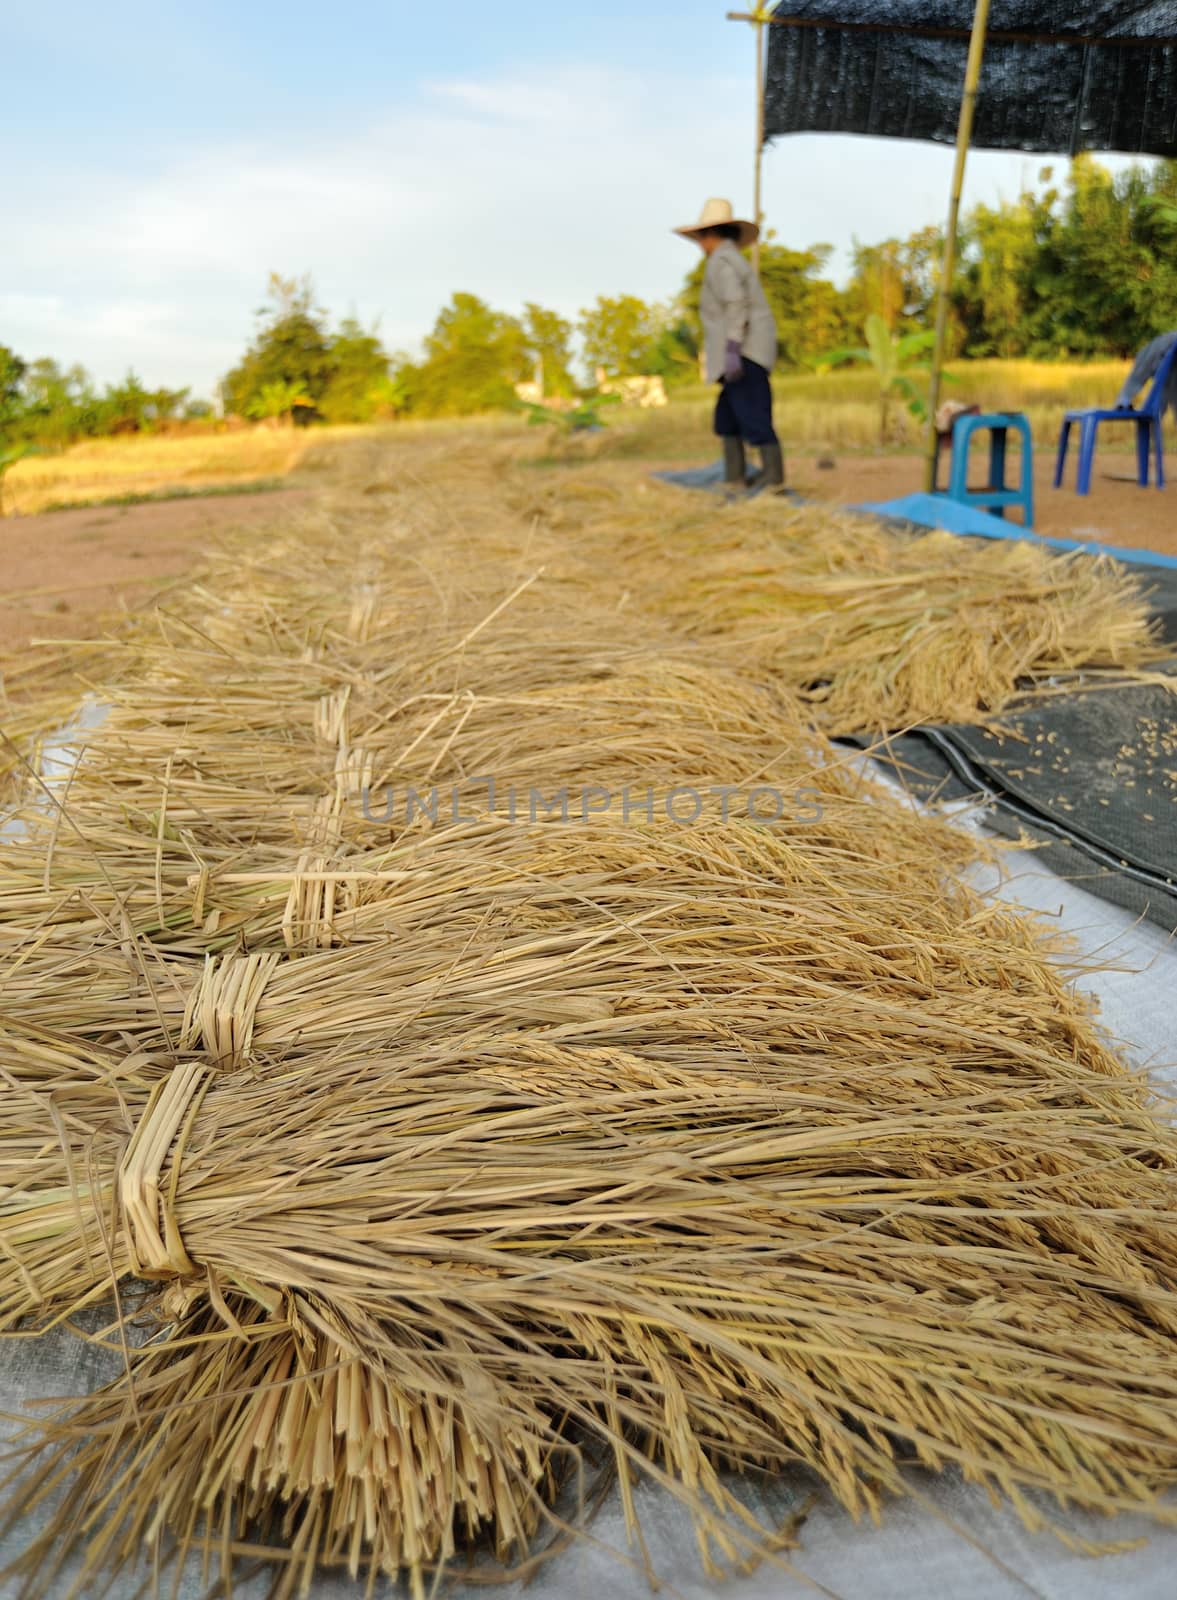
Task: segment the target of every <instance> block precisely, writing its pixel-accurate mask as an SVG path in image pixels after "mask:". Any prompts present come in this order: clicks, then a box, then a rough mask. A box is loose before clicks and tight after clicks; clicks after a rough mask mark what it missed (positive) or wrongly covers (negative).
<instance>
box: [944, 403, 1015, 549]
mask: <svg viewBox="0 0 1177 1600" xmlns="http://www.w3.org/2000/svg"><path fill="white" fill-rule="evenodd" d="M1011 428H1012V429H1013V430H1014V432H1015V433H1017V434H1018V436H1019V437H1020V438H1021V441H1022V481H1021V485H1020V487H1018V488H1017V489H1011V488H1010V487H1009V486H1008V485H1007V483H1006V481H1005V457H1006V442H1007V440H1008V437H1009V431H1010V429H1011ZM982 429H984V430H985V431H986V432H987V433H988V434H989V482H988V483H987V484H986V485H985V487H984V488H981V489H970V488H969V479H968V473H969V448H970V446H971V444H972V439H973V434H974V433H978V432H980V431H981V430H982ZM939 468H940V439H937V441H936V486H937V493H939V494H943V493H947V495H948V498H949V499H950V500H956V501H958V502H959V503H960V504H961V505H964V506H979V507H980V508H981V509H982V510H988V511H990V512H991V513H992V515H993V516H995V517H1004V516H1005V508H1006V507H1007V506H1021V508H1022V518H1023V521H1024V525H1025V526H1026V527H1027V528H1032V527H1033V526H1034V445H1033V442H1032V440H1031V438H1030V424H1029V422H1028V421H1027V419H1026V417H1025V416H1024V415H1023V413H1022V412H1020V411H987V412H983V413H982V414H981V415H980V416H963V417H957V419H956V422H955V423H954V424H953V428H952V467H951V470H950V472H949V476H948V488H947V490H942V489H940V487H939V483H940V472H939Z"/></svg>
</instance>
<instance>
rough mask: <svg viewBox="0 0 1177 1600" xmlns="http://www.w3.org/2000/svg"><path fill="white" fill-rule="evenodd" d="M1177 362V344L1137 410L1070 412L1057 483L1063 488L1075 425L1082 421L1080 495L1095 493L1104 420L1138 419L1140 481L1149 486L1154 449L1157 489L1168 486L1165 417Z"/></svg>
mask: <svg viewBox="0 0 1177 1600" xmlns="http://www.w3.org/2000/svg"><path fill="white" fill-rule="evenodd" d="M1174 363H1177V344H1175V345H1174V346H1173V348H1172V349H1171V350H1170V351H1169V353H1168V355H1167V356H1166V357H1165V358H1164V360H1163V361H1162V362H1161V364H1160V366H1159V367H1158V368H1157V371H1156V376H1155V377H1154V379H1153V384H1152V388H1151V389H1150V390H1149V391H1148V398H1147V399H1146V400H1145V402H1144V404H1143V405H1142V406H1141V407H1140V408H1139V409H1138V410H1137V409H1135V408H1133V407H1131V406H1116V407H1115V408H1114V409H1111V410H1107V411H1105V410H1104V409H1103V408H1102V407H1100V406H1090V407H1088V409H1087V410H1085V411H1068V412H1067V414H1066V416H1065V417H1064V418H1063V427H1062V432H1061V433H1060V434H1059V440H1058V461H1057V462H1056V464H1055V469H1054V486H1055V488H1056V489H1059V488H1061V487H1062V481H1063V472H1064V471H1065V470H1066V465H1067V442H1068V440H1069V439H1070V437H1071V424H1072V423H1073V422H1077V423H1078V424H1079V476H1078V480H1077V482H1076V484H1075V490H1076V492H1077V493H1078V494H1090V492H1091V464H1092V462H1093V461H1094V460H1095V436H1096V433H1097V432H1098V430H1099V425H1100V423H1101V422H1134V423H1135V424H1136V481H1137V483H1138V484H1139V485H1140V487H1141V488H1142V489H1147V488H1148V458H1149V453H1150V451H1151V453H1152V456H1153V459H1154V461H1155V462H1156V469H1157V478H1156V481H1157V488H1158V489H1163V488H1164V487H1165V444H1164V440H1163V438H1162V436H1161V419H1162V417H1163V416H1164V414H1165V406H1166V404H1167V397H1168V387H1169V374H1170V372H1171V371H1172V370H1173V366H1174Z"/></svg>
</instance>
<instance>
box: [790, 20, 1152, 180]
mask: <svg viewBox="0 0 1177 1600" xmlns="http://www.w3.org/2000/svg"><path fill="white" fill-rule="evenodd" d="M777 15H778V18H784V17H789V18H794V19H796V20H797V22H798V23H800V24H802V25H800V26H790V25H785V24H782V23H780V22H777V23H774V25H773V26H771V27H769V29H768V42H769V48H768V71H767V84H766V103H765V137H766V138H768V139H771V138H774V137H775V136H777V135H778V134H782V133H864V134H875V135H882V136H884V137H887V138H893V139H932V140H937V141H940V142H943V143H947V144H951V143H952V142H953V141H954V140H955V138H956V132H957V123H958V119H959V116H960V100H961V85H962V84H963V82H964V75H965V58H966V56H967V54H968V41H969V32H970V29H971V27H972V21H973V0H782V3H781V4H780V6H779V7H778V11H777ZM972 142H973V144H974V145H975V146H978V147H981V148H985V149H991V150H1038V151H1043V152H1047V151H1049V152H1055V153H1059V154H1063V153H1066V154H1071V155H1073V154H1075V153H1076V152H1077V151H1079V150H1119V151H1125V152H1128V153H1134V154H1136V153H1138V154H1147V155H1158V156H1177V0H1152V3H1149V4H1144V5H1140V4H1133V3H1131V0H1093V3H1088V4H1083V3H1082V0H1067V3H1058V0H1055V3H1053V4H1052V3H1050V0H1045V3H1044V0H992V8H991V11H990V16H989V29H988V34H987V43H986V48H985V60H984V67H983V69H982V73H981V85H980V94H979V98H978V102H977V112H976V123H975V127H974V130H973V139H972Z"/></svg>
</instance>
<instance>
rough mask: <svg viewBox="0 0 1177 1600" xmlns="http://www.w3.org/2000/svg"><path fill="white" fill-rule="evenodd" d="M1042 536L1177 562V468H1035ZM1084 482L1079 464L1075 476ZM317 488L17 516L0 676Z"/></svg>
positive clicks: (856, 467)
mask: <svg viewBox="0 0 1177 1600" xmlns="http://www.w3.org/2000/svg"><path fill="white" fill-rule="evenodd" d="M817 460H818V458H817V457H815V456H813V455H811V454H806V455H803V454H800V453H797V454H796V455H794V456H792V457H791V459H790V462H789V481H790V483H791V484H792V486H793V487H794V488H796V489H797V490H799V491H800V492H801V493H802V494H807V495H813V496H815V497H817V498H820V499H825V500H833V501H836V502H839V503H841V504H843V505H852V504H855V503H856V502H858V501H863V500H890V499H894V498H896V497H897V496H899V495H903V494H910V493H912V492H913V491H914V490H916V489H918V488H919V487H920V486H921V462H920V461H919V460H918V458H917V457H915V456H912V455H902V456H901V455H889V456H853V455H846V456H840V457H837V458H836V461H835V465H834V467H833V469H832V470H823V469H821V468H819V467H818V464H817ZM1036 467H1037V472H1036V485H1035V492H1036V496H1037V506H1038V512H1037V531H1038V532H1039V533H1043V534H1052V535H1058V536H1062V537H1071V538H1080V539H1091V540H1095V541H1098V542H1101V543H1107V544H1119V545H1136V546H1144V547H1146V548H1149V549H1152V550H1156V551H1158V552H1161V553H1164V554H1166V555H1177V469H1175V472H1174V480H1175V481H1173V482H1172V483H1171V485H1170V487H1169V488H1168V489H1166V490H1163V491H1158V490H1156V489H1152V488H1150V489H1140V488H1138V487H1137V485H1136V482H1135V479H1134V478H1132V477H1131V475H1130V474H1131V468H1132V458H1131V457H1130V456H1127V455H1112V454H1109V455H1107V456H1106V457H1105V458H1104V459H1103V460H1102V462H1101V461H1097V463H1096V476H1095V479H1094V481H1093V483H1092V490H1091V493H1090V494H1089V495H1087V496H1080V495H1077V494H1076V493H1075V492H1074V489H1073V488H1066V489H1054V488H1052V487H1051V485H1050V475H1051V464H1050V463H1049V462H1048V461H1046V460H1045V459H1044V458H1041V457H1040V458H1039V460H1038V461H1037V463H1036ZM1068 476H1069V478H1070V481H1071V482H1072V483H1073V482H1074V476H1073V468H1072V471H1071V473H1070V474H1069V475H1068ZM311 493H312V491H311V490H309V489H302V488H291V489H283V490H279V491H276V492H275V493H272V494H264V495H249V494H243V495H223V496H218V497H216V498H210V499H190V500H170V501H160V502H158V503H154V504H150V505H138V506H98V507H92V508H88V509H81V510H77V511H54V512H47V513H44V514H42V515H40V516H28V517H10V518H6V519H5V520H4V521H3V522H0V548H2V549H3V574H4V576H3V582H2V586H0V668H2V666H3V663H4V659H5V657H8V658H9V659H11V657H12V655H13V653H14V652H17V651H20V650H22V649H23V648H24V647H26V646H27V645H29V644H30V643H31V642H32V641H33V640H35V639H38V638H80V637H83V636H85V635H87V634H89V633H92V632H93V631H94V629H95V628H96V627H97V626H98V625H99V622H100V619H101V618H103V617H105V616H109V614H110V613H111V612H112V611H114V610H117V609H119V608H121V607H123V606H131V607H133V606H135V605H138V604H143V603H145V602H146V601H148V600H149V599H150V598H151V597H152V596H153V595H155V594H156V593H158V592H159V589H160V587H161V585H165V584H166V583H167V582H168V580H169V579H175V578H179V577H180V576H182V575H183V574H184V573H185V572H187V571H188V570H189V569H190V568H192V567H194V566H195V565H196V564H197V563H198V562H199V560H200V557H201V554H202V550H203V548H204V546H205V544H206V543H207V542H208V540H209V539H210V538H212V537H215V535H216V534H217V533H218V532H219V531H221V530H223V529H226V528H228V527H232V526H241V525H242V524H258V525H261V524H264V523H266V522H270V521H274V520H276V519H278V518H280V517H282V516H283V515H284V514H286V513H288V512H289V511H291V510H293V509H295V508H297V507H299V506H301V505H305V504H306V503H308V501H309V498H310V495H311Z"/></svg>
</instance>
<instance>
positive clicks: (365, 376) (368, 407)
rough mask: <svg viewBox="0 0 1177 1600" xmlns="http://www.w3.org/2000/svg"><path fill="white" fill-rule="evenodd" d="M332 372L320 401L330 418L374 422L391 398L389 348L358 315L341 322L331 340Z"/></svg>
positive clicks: (321, 408)
mask: <svg viewBox="0 0 1177 1600" xmlns="http://www.w3.org/2000/svg"><path fill="white" fill-rule="evenodd" d="M331 360H332V372H331V376H330V378H329V379H328V380H327V386H326V388H325V389H324V390H323V395H322V398H321V400H320V401H319V411H320V412H321V414H322V416H323V418H324V420H325V421H327V422H371V420H372V419H373V418H374V417H376V416H379V415H381V414H382V412H383V411H384V410H385V409H386V407H387V401H388V372H389V359H388V352H387V350H385V348H384V346H383V345H382V344H381V342H380V339H379V337H378V335H377V333H376V330H375V329H374V328H373V329H372V331H371V332H370V333H369V332H365V330H364V329H363V328H362V327H361V326H360V324H359V322H357V320H356V319H355V318H354V317H347V318H345V319H344V321H343V322H342V323H340V326H339V331H338V332H337V333H336V335H335V337H334V338H333V339H332V341H331Z"/></svg>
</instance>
